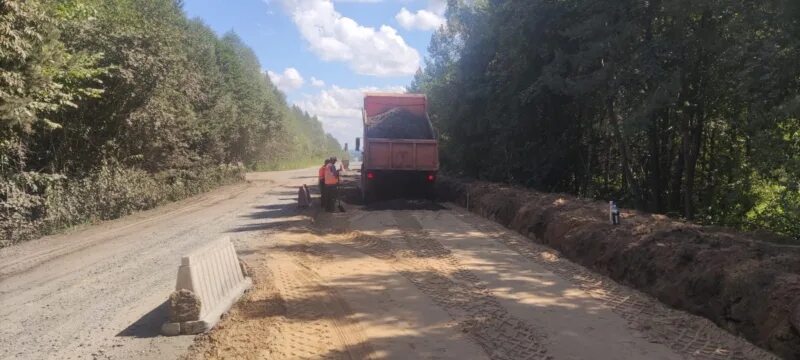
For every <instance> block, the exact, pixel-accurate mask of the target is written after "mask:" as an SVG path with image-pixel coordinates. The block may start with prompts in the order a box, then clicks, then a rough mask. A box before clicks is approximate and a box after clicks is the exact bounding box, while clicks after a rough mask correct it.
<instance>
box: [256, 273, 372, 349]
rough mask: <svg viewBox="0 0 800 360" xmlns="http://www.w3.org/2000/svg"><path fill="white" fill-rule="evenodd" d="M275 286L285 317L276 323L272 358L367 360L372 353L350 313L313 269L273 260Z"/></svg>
mask: <svg viewBox="0 0 800 360" xmlns="http://www.w3.org/2000/svg"><path fill="white" fill-rule="evenodd" d="M272 268H273V271H274V275H275V283H276V287H277V289H278V292H279V293H280V296H281V298H283V300H284V304H285V306H286V315H285V319H284V321H281V322H279V323H278V328H279V329H278V331H277V332H276V337H275V342H274V349H273V355H275V356H276V358H280V359H336V360H339V359H369V358H370V356H371V354H372V350H371V349H370V348H369V346H368V345H367V344H366V341H365V337H364V336H363V334H362V333H361V331H360V329H359V328H358V326H357V325H356V324H355V323H354V322H352V321H349V320H348V319H347V317H348V316H349V315H350V314H351V313H352V311H350V309H349V308H348V306H347V304H346V303H345V302H344V301H343V300H342V299H340V298H339V297H338V296H337V295H336V294H335V292H334V291H333V290H331V289H329V288H327V287H326V286H324V285H322V280H321V279H320V278H319V276H318V275H316V274H315V273H314V271H313V270H311V269H310V268H308V267H306V266H305V265H303V264H302V263H297V262H293V261H290V260H285V259H284V260H278V261H275V263H274V266H272Z"/></svg>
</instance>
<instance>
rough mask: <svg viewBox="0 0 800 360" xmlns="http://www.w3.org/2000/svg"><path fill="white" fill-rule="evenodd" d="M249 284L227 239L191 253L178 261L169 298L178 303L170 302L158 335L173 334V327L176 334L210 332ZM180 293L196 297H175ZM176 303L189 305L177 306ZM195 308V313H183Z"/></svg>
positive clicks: (249, 280) (250, 281)
mask: <svg viewBox="0 0 800 360" xmlns="http://www.w3.org/2000/svg"><path fill="white" fill-rule="evenodd" d="M252 285H253V282H252V280H251V279H250V278H248V277H245V276H244V274H243V273H242V268H241V266H240V265H239V258H238V257H237V256H236V249H235V248H234V247H233V243H232V242H231V240H230V238H228V237H225V238H222V239H220V240H217V241H214V242H212V243H209V244H207V245H205V246H203V247H202V248H200V249H197V250H195V251H193V252H192V253H191V254H189V255H187V256H184V257H183V258H182V259H181V265H180V266H179V267H178V280H177V282H176V285H175V291H176V293H173V299H180V300H175V301H170V320H169V322H168V323H166V324H164V326H162V333H163V334H164V335H177V334H176V328H179V329H180V331H179V333H180V334H198V333H201V332H205V331H208V330H211V328H213V327H214V325H216V323H217V322H218V321H219V319H220V316H222V314H224V313H225V312H226V311H228V310H229V309H230V308H231V306H233V304H234V303H236V301H237V300H238V299H239V297H241V296H242V294H243V293H244V292H245V290H247V289H248V288H250V287H251V286H252ZM181 290H188V291H190V292H191V293H193V294H194V295H196V296H185V295H186V294H185V293H184V294H183V295H184V296H178V295H179V294H178V293H177V292H180V291H181ZM198 299H199V304H197V301H198ZM180 301H191V302H192V303H191V304H181V303H180ZM198 305H199V306H200V311H199V314H197V313H198V312H197V311H194V312H191V311H187V310H186V309H190V308H193V307H196V306H198ZM186 314H191V315H188V316H187V315H186ZM195 317H196V318H195ZM176 324H177V325H176Z"/></svg>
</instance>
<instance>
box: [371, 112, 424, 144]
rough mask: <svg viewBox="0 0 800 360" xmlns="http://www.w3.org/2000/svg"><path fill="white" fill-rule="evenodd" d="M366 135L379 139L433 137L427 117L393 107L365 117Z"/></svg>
mask: <svg viewBox="0 0 800 360" xmlns="http://www.w3.org/2000/svg"><path fill="white" fill-rule="evenodd" d="M366 133H367V137H370V138H380V139H415V140H420V139H433V133H432V131H431V127H430V124H429V123H428V118H427V117H425V116H420V115H416V114H414V113H412V112H410V111H408V110H406V109H402V108H395V109H391V110H389V111H386V112H384V113H382V114H378V115H375V116H373V117H371V118H369V119H367V124H366Z"/></svg>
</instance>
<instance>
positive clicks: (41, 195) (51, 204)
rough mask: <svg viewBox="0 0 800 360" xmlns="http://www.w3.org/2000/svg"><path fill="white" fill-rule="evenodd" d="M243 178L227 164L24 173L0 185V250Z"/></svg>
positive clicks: (112, 167) (104, 167) (241, 170)
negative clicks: (77, 173)
mask: <svg viewBox="0 0 800 360" xmlns="http://www.w3.org/2000/svg"><path fill="white" fill-rule="evenodd" d="M242 180H244V169H243V168H242V167H237V166H231V165H220V166H216V167H208V168H197V169H191V170H189V169H186V170H167V171H162V172H159V173H156V174H151V173H148V172H146V171H144V170H140V169H132V168H124V167H120V166H119V165H115V164H104V165H102V166H100V167H99V168H97V169H95V170H93V171H92V172H91V173H90V174H88V175H87V176H85V177H83V178H79V179H68V178H67V177H65V176H63V175H50V174H42V173H31V172H24V173H19V174H16V175H15V176H13V177H12V178H8V179H5V181H4V182H3V183H2V187H0V198H2V199H4V201H2V202H0V247H3V246H7V245H11V244H13V243H15V242H19V241H22V240H26V239H30V238H34V237H37V236H41V235H45V234H49V233H52V232H55V231H58V230H61V229H64V228H67V227H69V226H73V225H78V224H84V223H91V222H94V221H99V220H109V219H115V218H118V217H121V216H125V215H128V214H131V213H133V212H136V211H140V210H146V209H150V208H153V207H155V206H157V205H161V204H163V203H165V202H168V201H175V200H180V199H183V198H186V197H188V196H192V195H195V194H199V193H201V192H205V191H208V190H210V189H212V188H214V187H217V186H220V185H225V184H230V183H234V182H238V181H242Z"/></svg>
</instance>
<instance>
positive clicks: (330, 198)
mask: <svg viewBox="0 0 800 360" xmlns="http://www.w3.org/2000/svg"><path fill="white" fill-rule="evenodd" d="M338 196H339V171H338V170H336V158H335V157H332V158H331V160H330V163H329V164H328V165H327V166H325V199H324V200H323V204H325V210H326V211H328V212H333V211H334V208H335V207H336V198H337V197H338Z"/></svg>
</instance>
